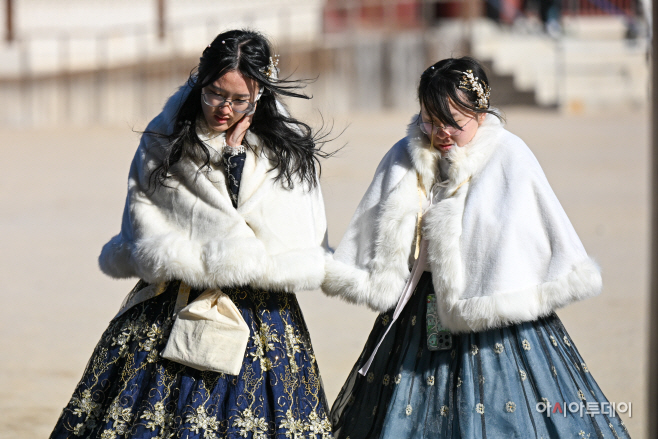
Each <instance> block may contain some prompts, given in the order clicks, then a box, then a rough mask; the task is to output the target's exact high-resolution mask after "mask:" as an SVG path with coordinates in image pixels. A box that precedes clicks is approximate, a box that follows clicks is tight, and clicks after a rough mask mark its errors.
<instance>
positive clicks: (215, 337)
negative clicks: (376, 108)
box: [160, 289, 249, 375]
mask: <svg viewBox="0 0 658 439" xmlns="http://www.w3.org/2000/svg"><path fill="white" fill-rule="evenodd" d="M179 294H180V293H179ZM248 341H249V326H247V323H246V322H245V321H244V319H243V318H242V314H240V311H239V310H238V308H237V307H236V306H235V304H234V303H233V301H232V300H231V298H230V297H228V296H227V295H226V294H224V293H223V292H222V291H221V290H220V289H208V290H206V291H204V292H203V293H202V294H201V295H200V296H199V297H198V298H197V299H196V300H195V301H193V302H192V303H190V304H189V305H187V306H186V307H185V308H183V309H181V310H180V312H179V313H178V316H177V317H176V320H175V321H174V325H173V327H172V329H171V333H170V335H169V340H168V341H167V346H166V347H165V349H164V350H163V351H162V353H161V354H160V355H161V356H162V357H163V358H166V359H168V360H171V361H175V362H177V363H181V364H184V365H186V366H190V367H193V368H195V369H198V370H210V371H213V372H222V373H226V374H229V375H238V374H239V373H240V369H241V368H242V362H243V360H244V355H245V350H246V349H247V342H248Z"/></svg>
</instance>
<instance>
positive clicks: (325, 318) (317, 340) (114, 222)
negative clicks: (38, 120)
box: [0, 109, 649, 439]
mask: <svg viewBox="0 0 658 439" xmlns="http://www.w3.org/2000/svg"><path fill="white" fill-rule="evenodd" d="M507 117H508V125H509V128H510V130H512V131H513V132H515V133H517V134H519V135H520V136H521V137H522V138H524V139H525V140H526V142H527V143H528V144H529V145H530V146H531V148H532V149H533V150H534V152H535V153H536V155H537V156H538V158H539V161H540V163H541V164H542V166H543V167H544V169H545V171H546V174H547V175H548V178H549V181H550V182H551V184H552V185H553V188H554V189H555V191H556V193H557V195H558V197H559V198H560V200H561V202H562V203H563V205H564V207H565V209H566V211H567V213H568V214H569V216H570V218H571V220H572V221H573V223H574V225H575V227H576V230H577V231H578V233H579V234H580V237H581V239H582V240H583V242H584V244H585V247H586V248H587V249H588V251H589V252H590V254H591V255H592V256H594V257H595V258H596V259H597V260H598V261H599V262H600V264H601V266H602V267H603V271H604V282H605V284H604V285H605V288H604V294H602V295H601V296H600V297H598V298H595V299H592V300H589V301H586V302H583V303H579V304H576V305H572V306H570V307H568V308H567V309H565V310H562V311H561V312H560V313H559V314H560V316H561V317H562V318H563V321H564V322H565V325H566V327H567V328H568V329H569V331H570V333H571V335H572V336H573V338H574V340H575V342H576V344H577V346H578V348H579V350H580V352H581V354H582V355H583V356H584V357H585V359H586V360H587V362H588V366H589V368H590V370H591V371H592V373H593V375H594V376H595V377H596V379H597V380H598V382H599V384H600V385H601V387H602V389H603V390H604V392H605V393H606V395H607V396H608V398H609V399H610V400H611V401H617V402H622V401H624V402H628V401H630V402H632V410H633V416H632V418H630V419H628V418H627V417H625V422H626V423H627V425H628V426H629V429H630V432H631V434H632V435H633V437H634V438H635V439H637V438H642V437H644V434H645V429H644V423H645V419H646V416H647V410H646V406H645V397H646V395H645V387H646V386H645V382H646V379H645V372H646V362H647V356H646V354H645V349H646V348H645V344H646V328H647V316H646V309H647V307H646V299H647V286H648V282H647V276H648V267H647V256H648V166H649V163H648V123H647V115H646V114H645V113H643V112H637V113H631V114H628V113H624V114H605V115H579V116H561V115H559V114H556V113H552V112H542V111H538V110H518V109H517V110H512V109H510V110H508V112H507ZM407 119H408V115H407V114H369V115H352V116H350V117H346V118H345V119H337V126H339V127H340V126H344V125H345V122H346V121H347V120H349V121H350V122H351V125H350V126H349V127H348V128H347V130H346V132H345V133H344V134H343V136H342V137H341V139H342V141H343V142H348V146H347V147H346V148H345V149H344V150H343V151H341V152H340V154H339V155H338V157H336V158H334V159H332V160H330V161H328V162H326V164H325V166H324V173H323V188H324V193H325V198H326V205H327V211H328V216H329V225H330V241H331V243H332V245H336V244H337V243H338V241H339V239H340V237H341V234H342V233H343V231H344V229H345V227H346V225H347V222H348V221H349V218H350V216H351V213H352V212H353V210H354V208H355V207H356V205H357V203H358V201H359V199H360V197H361V195H362V194H363V192H364V191H365V189H366V187H367V185H368V183H369V181H370V178H371V176H372V174H373V172H374V169H375V167H376V165H377V163H378V161H379V159H380V158H381V157H382V156H383V154H384V153H385V151H386V150H387V149H388V148H389V147H390V146H391V145H392V144H393V143H394V142H395V141H396V140H398V139H399V138H400V137H402V136H403V135H404V126H405V124H406V120H407ZM0 139H2V141H1V144H0V151H1V154H2V159H1V160H0V246H1V248H2V251H1V252H0V278H1V279H2V281H3V282H2V285H3V286H2V289H1V290H0V297H1V299H2V302H3V306H0V352H1V353H2V354H1V355H0V413H2V416H0V437H1V438H11V439H22V438H37V437H47V435H48V433H49V431H50V429H51V428H52V426H53V424H54V422H55V420H56V418H57V416H58V414H59V411H60V410H61V408H62V407H63V406H64V405H65V404H66V403H67V402H68V399H69V397H70V395H71V392H72V391H73V388H74V386H75V384H76V382H77V380H78V379H79V377H80V375H81V373H82V371H83V368H84V366H85V363H86V361H87V359H88V357H89V355H90V354H91V352H92V349H93V347H94V345H95V343H96V342H97V340H98V338H99V336H100V334H101V333H102V331H103V330H104V329H105V327H106V325H107V323H108V321H109V320H110V319H111V317H112V316H113V315H114V313H115V312H116V310H117V308H118V306H119V304H120V302H121V300H122V299H123V296H124V295H125V294H126V293H127V292H128V290H129V289H130V288H131V287H132V285H133V284H134V282H133V281H115V280H111V279H109V278H106V277H105V276H103V275H102V274H101V273H100V271H99V270H98V268H97V265H96V257H97V255H98V253H99V250H100V248H101V246H102V244H103V243H104V242H105V241H106V240H107V239H109V237H110V236H112V235H113V234H114V233H116V232H117V231H118V229H119V222H120V218H121V209H122V206H123V201H124V196H125V193H124V191H125V178H126V175H127V172H128V165H129V162H130V159H131V157H132V154H133V152H134V149H135V147H136V145H137V135H136V134H134V133H132V132H131V130H130V126H128V125H127V124H126V125H125V126H118V127H113V128H89V129H79V128H76V129H63V128H60V129H41V130H39V129H36V130H30V131H14V130H12V131H10V130H6V129H5V130H2V129H0ZM298 297H299V300H300V302H301V303H302V307H303V310H304V313H305V316H306V319H307V322H308V325H309V328H310V331H311V335H312V337H313V342H314V346H315V349H316V353H317V357H318V362H319V364H320V368H321V372H322V375H323V379H324V383H325V386H326V391H327V395H328V398H329V400H330V401H331V400H333V399H334V398H335V396H336V394H337V393H338V391H339V389H340V386H341V384H342V381H343V379H344V378H345V377H346V375H347V373H348V371H349V370H350V369H351V367H352V365H353V362H354V361H355V359H356V357H357V356H358V354H359V352H360V350H361V347H362V345H363V342H364V340H365V338H366V337H367V334H368V332H369V330H370V327H371V325H372V323H373V320H374V317H375V315H374V314H373V313H371V312H370V311H368V310H366V309H364V308H358V307H354V306H349V305H346V304H344V303H342V302H340V301H338V300H332V299H328V298H325V297H323V296H322V295H321V294H320V293H317V292H307V293H301V294H299V296H298Z"/></svg>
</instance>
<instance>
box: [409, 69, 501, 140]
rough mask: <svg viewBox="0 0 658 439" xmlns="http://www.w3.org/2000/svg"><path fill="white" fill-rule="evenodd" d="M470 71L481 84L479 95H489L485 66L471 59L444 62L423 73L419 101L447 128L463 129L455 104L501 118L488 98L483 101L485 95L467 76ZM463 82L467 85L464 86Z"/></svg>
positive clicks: (461, 107)
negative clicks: (457, 116)
mask: <svg viewBox="0 0 658 439" xmlns="http://www.w3.org/2000/svg"><path fill="white" fill-rule="evenodd" d="M469 71H470V73H472V75H473V77H472V78H473V81H474V82H475V83H476V84H478V83H479V85H480V87H481V92H480V94H483V93H487V92H488V90H489V79H488V78H487V74H486V73H485V71H484V68H483V67H482V65H480V63H479V62H478V61H477V60H475V59H473V58H471V57H469V56H464V57H462V58H447V59H443V60H441V61H439V62H437V63H436V64H434V65H431V66H430V67H428V68H427V70H425V71H424V72H423V74H422V75H421V76H420V84H419V85H418V101H419V102H420V104H421V105H422V106H423V107H424V108H425V110H426V111H427V112H428V113H429V115H430V116H433V117H435V118H436V119H438V120H439V121H440V122H441V123H442V124H444V125H449V126H451V127H453V128H457V129H461V127H460V126H459V124H458V123H457V122H456V121H455V118H454V117H452V114H451V112H450V103H451V102H452V103H453V105H454V106H456V107H458V108H459V109H461V110H462V111H465V112H467V113H474V114H481V113H488V114H493V115H494V116H496V117H498V118H500V117H501V116H500V114H499V113H498V112H497V111H496V110H494V109H492V108H491V105H490V104H489V99H488V96H487V98H486V99H482V96H480V95H478V92H477V91H476V90H475V88H476V87H473V84H472V81H469V80H468V78H467V77H466V76H465V75H467V73H468V72H469ZM476 78H477V79H476ZM464 81H466V83H467V85H463V83H464ZM485 101H486V102H485Z"/></svg>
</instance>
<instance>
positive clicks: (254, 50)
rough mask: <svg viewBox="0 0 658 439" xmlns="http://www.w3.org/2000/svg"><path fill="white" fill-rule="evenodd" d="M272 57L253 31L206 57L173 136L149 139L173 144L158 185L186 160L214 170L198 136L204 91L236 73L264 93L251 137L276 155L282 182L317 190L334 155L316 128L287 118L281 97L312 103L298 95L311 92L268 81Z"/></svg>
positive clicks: (233, 34)
mask: <svg viewBox="0 0 658 439" xmlns="http://www.w3.org/2000/svg"><path fill="white" fill-rule="evenodd" d="M271 56H273V53H272V50H271V48H270V44H269V42H268V40H267V38H265V36H263V35H262V34H261V33H259V32H256V31H252V30H231V31H228V32H224V33H221V34H219V35H218V36H217V37H216V38H215V39H214V41H213V42H212V43H211V44H210V45H209V46H208V47H207V48H206V49H205V50H204V51H203V55H202V56H201V59H200V61H199V65H198V66H197V68H196V69H195V70H193V71H192V73H191V74H190V77H189V79H188V85H189V87H190V88H191V91H190V93H189V94H188V96H187V98H185V100H184V101H183V102H182V104H181V105H180V108H179V109H178V112H177V114H176V118H175V123H174V129H173V132H171V133H148V134H154V135H158V136H163V137H165V138H167V139H168V141H169V144H168V145H169V147H168V150H167V151H166V153H165V156H164V159H163V161H162V163H161V164H160V165H159V166H157V167H156V168H155V169H154V171H153V173H152V174H151V180H152V181H154V182H155V184H156V185H158V184H161V185H166V183H167V179H168V178H169V177H171V173H170V171H171V168H172V166H174V165H175V164H176V163H177V162H178V161H180V160H181V158H183V157H190V158H192V159H194V160H195V161H197V162H199V163H201V164H202V169H203V168H204V167H207V166H209V163H210V152H209V150H208V146H206V145H205V144H204V142H203V141H202V140H201V139H200V138H199V136H198V135H197V123H198V121H199V120H203V109H202V107H201V90H202V88H204V87H206V86H208V85H210V84H212V83H213V82H215V81H216V80H217V79H219V78H220V77H221V76H222V75H224V74H225V73H227V72H230V71H237V72H239V73H241V74H242V75H244V76H245V77H248V78H251V79H254V80H255V81H256V82H257V83H258V87H259V88H260V87H262V89H263V94H262V96H261V98H260V99H259V101H258V105H257V106H256V111H255V113H254V115H253V119H252V121H251V125H250V127H249V131H251V132H252V133H254V134H255V135H256V136H258V138H259V139H260V141H261V143H262V145H263V146H264V147H265V148H266V149H267V150H269V151H270V152H271V153H273V161H274V168H273V171H274V172H276V173H277V176H276V179H277V180H278V181H281V182H282V184H283V185H284V187H288V188H292V187H293V186H294V184H295V181H297V182H301V183H303V184H307V185H308V186H309V187H314V186H315V185H316V184H317V178H318V175H319V173H320V162H319V159H320V158H324V157H328V156H330V155H331V154H327V153H324V152H322V151H321V150H320V148H319V147H317V146H316V144H317V143H323V142H322V138H323V136H320V137H318V136H316V135H314V134H313V132H312V130H311V127H309V126H308V125H307V124H305V123H303V122H300V121H298V120H296V119H295V118H293V117H291V116H290V115H289V114H287V112H285V110H283V107H282V106H281V103H278V104H277V100H276V98H277V96H278V95H283V96H290V97H294V98H302V99H310V98H309V97H308V96H306V95H305V94H302V93H300V92H298V90H299V89H301V88H303V87H304V86H305V81H292V80H288V79H278V78H276V77H275V76H272V77H269V78H268V76H267V75H266V74H265V72H266V69H267V67H268V65H269V63H270V57H271ZM243 143H244V146H245V147H247V148H253V145H249V144H248V142H247V138H246V137H245V138H244V140H243Z"/></svg>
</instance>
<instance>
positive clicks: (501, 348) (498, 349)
mask: <svg viewBox="0 0 658 439" xmlns="http://www.w3.org/2000/svg"><path fill="white" fill-rule="evenodd" d="M504 350H505V347H504V346H503V344H502V343H496V344H495V345H494V352H495V353H497V354H502V353H503V351H504Z"/></svg>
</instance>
